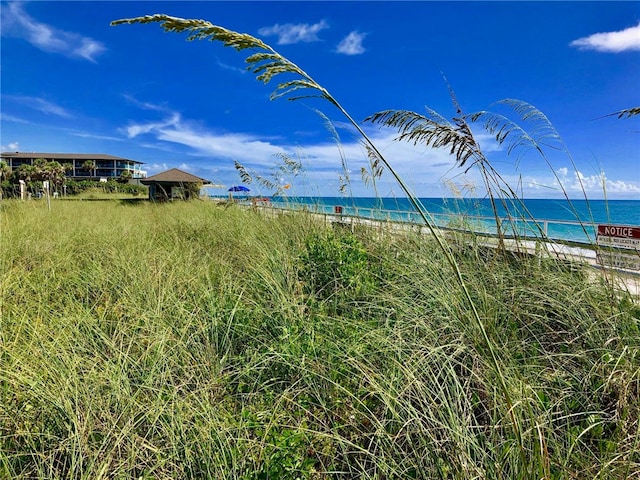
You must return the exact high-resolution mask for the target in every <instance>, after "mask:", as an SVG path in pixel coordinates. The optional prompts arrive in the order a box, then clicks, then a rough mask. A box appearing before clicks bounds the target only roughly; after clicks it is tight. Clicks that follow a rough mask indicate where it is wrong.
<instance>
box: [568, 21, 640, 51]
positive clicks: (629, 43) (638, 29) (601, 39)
mask: <svg viewBox="0 0 640 480" xmlns="http://www.w3.org/2000/svg"><path fill="white" fill-rule="evenodd" d="M569 45H570V46H572V47H577V48H579V49H581V50H596V51H598V52H612V53H619V52H624V51H626V50H640V23H638V25H636V26H635V27H629V28H626V29H624V30H620V31H618V32H605V33H594V34H593V35H589V36H588V37H583V38H579V39H577V40H574V41H573V42H571V43H570V44H569Z"/></svg>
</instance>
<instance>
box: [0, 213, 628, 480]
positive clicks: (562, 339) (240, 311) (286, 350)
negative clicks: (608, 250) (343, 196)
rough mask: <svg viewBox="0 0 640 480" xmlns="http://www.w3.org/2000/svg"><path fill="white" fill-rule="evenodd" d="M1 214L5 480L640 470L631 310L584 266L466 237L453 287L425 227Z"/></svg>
mask: <svg viewBox="0 0 640 480" xmlns="http://www.w3.org/2000/svg"><path fill="white" fill-rule="evenodd" d="M0 209H1V210H0V215H1V217H0V220H1V224H0V226H1V230H0V235H1V237H0V241H1V245H2V251H1V254H0V255H1V256H0V272H1V279H0V281H1V282H2V283H1V284H0V315H1V317H0V321H1V325H0V345H1V350H0V478H87V479H96V478H238V479H254V478H256V479H260V478H264V479H266V478H270V479H271V478H292V479H293V478H309V479H321V478H378V479H382V478H458V479H468V478H504V479H514V478H516V479H517V478H521V479H529V478H531V479H533V478H571V479H573V478H576V479H580V478H585V479H590V480H591V479H596V478H597V479H620V478H634V477H637V476H638V475H640V454H639V453H638V452H639V451H640V437H639V435H640V433H639V431H638V428H639V426H638V415H639V410H640V307H639V306H638V304H637V303H635V302H634V300H633V299H632V298H630V297H629V296H628V294H625V293H624V292H616V291H614V290H612V289H611V287H610V286H608V284H607V283H605V282H599V281H593V280H589V279H590V278H592V276H589V275H587V274H586V272H585V271H583V270H582V269H581V268H579V267H577V268H572V269H569V268H566V267H565V266H564V265H562V264H560V263H555V262H552V261H540V260H539V259H533V258H532V259H528V258H523V259H515V258H509V257H507V256H504V255H501V254H498V253H495V254H493V253H492V252H490V251H483V250H481V249H479V248H472V247H464V246H460V247H455V245H456V243H453V242H451V244H450V246H451V248H452V252H453V258H454V260H455V262H456V265H457V266H458V268H459V271H460V275H461V276H462V278H463V282H464V283H463V285H461V284H460V281H459V279H458V277H457V274H456V272H454V271H453V269H452V268H451V265H450V259H448V258H446V257H445V254H444V253H443V252H442V249H441V248H439V247H438V246H437V245H436V243H435V241H434V240H433V239H432V238H431V237H429V236H425V237H419V236H417V235H413V234H411V233H407V234H406V235H404V234H403V235H379V234H378V232H370V231H367V230H366V229H362V230H360V229H358V230H356V231H355V232H350V231H348V230H347V231H345V230H344V229H332V228H330V227H325V226H323V225H321V224H317V223H316V222H314V220H313V218H312V217H310V216H307V215H305V214H296V215H282V216H279V217H276V218H266V217H263V216H261V215H260V213H259V212H254V211H251V210H244V209H241V208H237V207H235V206H226V207H225V206H220V205H215V204H213V203H212V202H197V201H196V202H172V203H167V204H151V203H147V202H142V203H140V204H135V205H126V204H123V203H118V202H115V201H113V202H52V210H51V211H48V210H47V208H46V204H44V203H42V202H17V201H15V202H13V201H4V202H3V203H2V205H1V206H0ZM463 287H464V288H465V289H466V292H463V290H462V289H463ZM469 297H470V298H471V300H472V305H471V304H470V303H469V300H468V298H469ZM472 306H473V307H474V308H475V310H476V312H474V311H473V310H472ZM476 314H477V316H478V317H479V318H480V319H481V324H479V323H478V322H477V320H476V318H477V317H476ZM505 389H506V394H507V395H506V396H505V391H504V390H505ZM507 399H508V401H507Z"/></svg>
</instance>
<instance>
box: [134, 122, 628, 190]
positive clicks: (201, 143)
mask: <svg viewBox="0 0 640 480" xmlns="http://www.w3.org/2000/svg"><path fill="white" fill-rule="evenodd" d="M334 126H335V127H336V128H337V129H338V130H339V131H340V135H341V137H342V142H341V144H340V150H341V151H342V153H343V154H344V156H345V159H346V167H347V169H348V172H349V176H350V178H351V187H352V191H353V194H354V195H356V196H358V195H364V196H367V195H372V194H373V191H372V189H371V187H366V186H365V185H364V183H363V180H362V175H361V169H362V168H363V167H364V168H369V161H368V159H367V155H366V150H365V148H364V147H363V145H362V143H361V142H360V140H359V138H357V137H353V136H351V135H350V134H349V133H345V132H347V131H349V132H350V131H351V130H352V128H350V126H348V125H342V124H340V123H339V122H338V123H336V124H334ZM366 129H367V135H368V136H369V138H371V140H372V141H373V142H374V144H375V145H377V147H378V149H379V150H380V151H381V153H382V154H383V155H384V156H385V158H386V159H387V160H388V162H389V163H390V164H391V166H392V167H393V169H394V170H395V171H396V172H397V173H398V175H399V176H400V177H401V178H402V179H403V180H404V181H405V183H406V184H407V185H408V186H409V188H411V189H412V190H413V191H414V192H415V193H416V194H417V195H418V196H421V197H429V196H435V197H440V196H451V195H452V194H453V195H471V196H482V195H484V187H483V185H484V184H483V181H482V178H481V177H480V173H479V171H478V170H477V169H476V168H470V169H469V170H468V171H467V172H466V173H465V171H464V169H460V168H458V167H457V166H456V163H455V159H454V158H453V156H452V155H451V154H450V153H449V150H448V149H446V148H441V149H432V148H427V147H425V146H420V145H418V146H414V145H412V144H410V143H407V142H397V141H394V138H395V137H396V136H397V133H396V132H394V131H392V130H391V129H386V128H377V127H369V126H367V127H366ZM123 130H124V131H125V133H126V134H127V135H128V136H129V138H131V139H134V138H135V139H139V140H141V142H140V145H141V146H152V147H153V148H163V145H164V146H165V147H166V146H168V145H173V146H177V145H180V146H183V147H187V152H186V155H189V156H191V157H199V159H197V160H194V161H193V162H191V161H189V162H187V163H185V164H183V165H182V166H180V167H178V168H181V169H183V170H187V169H190V171H193V172H194V173H195V174H196V175H201V176H204V177H205V178H206V175H207V174H208V173H210V172H209V169H210V168H212V167H214V166H215V167H216V168H219V169H220V170H219V171H217V172H216V176H219V177H220V179H222V181H223V182H225V181H226V182H234V181H235V182H237V181H238V179H237V172H235V171H234V168H233V161H234V160H237V161H238V162H240V163H241V164H243V165H245V166H246V167H247V168H249V169H251V170H252V171H254V172H256V173H258V174H260V175H269V174H270V173H271V172H272V171H273V170H274V168H275V167H276V166H277V165H278V162H279V160H278V158H276V154H282V153H285V154H287V155H289V156H292V157H293V158H299V159H300V160H301V161H302V163H303V165H304V168H305V171H306V174H305V182H306V183H305V185H306V187H305V188H310V187H311V186H312V185H313V186H315V187H314V188H317V189H319V191H320V192H319V193H320V194H322V195H337V194H338V187H339V181H338V176H339V175H343V173H344V172H343V171H342V164H341V157H340V152H339V149H338V146H337V145H336V144H335V142H333V141H331V140H327V141H326V142H321V143H307V144H299V145H291V144H284V143H278V141H277V140H274V139H273V138H264V137H259V136H257V135H254V134H251V133H238V132H234V133H226V132H217V131H215V130H212V129H209V128H206V127H203V126H202V125H200V124H196V123H194V122H191V121H188V120H185V119H183V118H182V116H181V115H180V114H179V113H177V112H172V113H171V114H169V115H167V116H166V117H165V119H163V120H160V121H149V122H138V123H131V124H129V125H128V126H127V127H126V128H125V129H123ZM476 138H477V139H478V141H479V142H480V143H481V144H482V148H483V150H484V151H485V152H488V151H494V150H499V149H500V148H501V147H500V146H499V145H497V143H496V142H495V139H493V138H492V136H490V135H488V134H479V135H477V137H476ZM173 153H174V154H176V153H178V152H177V151H174V152H173ZM181 162H182V161H181ZM503 167H504V168H503V170H505V171H504V172H501V173H502V177H503V178H504V179H505V180H506V181H507V182H508V183H509V185H511V187H512V188H514V190H516V191H518V193H520V194H521V195H522V196H523V197H525V198H535V197H543V198H554V197H562V196H563V193H562V189H564V190H566V192H567V193H568V194H569V196H570V197H572V198H579V197H581V196H582V195H583V187H584V191H585V192H586V193H587V195H588V196H589V198H598V197H602V196H603V195H604V189H603V182H604V185H605V187H606V193H607V195H608V196H609V198H630V197H631V198H637V197H638V195H639V194H640V182H633V181H628V180H617V179H613V180H612V179H608V178H606V176H604V174H602V175H600V174H595V175H585V174H583V173H582V172H574V171H573V170H571V169H570V168H567V167H560V168H558V169H557V170H556V174H557V176H558V178H555V176H554V175H553V173H552V172H548V173H543V174H540V175H524V176H521V175H519V174H518V173H517V172H516V173H510V172H508V171H507V170H510V169H511V168H512V167H513V166H509V165H508V164H505V165H504V166H503ZM164 169H165V170H166V168H164ZM149 170H155V168H153V167H150V168H149ZM158 170H160V169H158ZM580 183H582V186H581V185H580ZM377 186H378V192H379V193H380V194H381V195H383V196H384V195H395V194H398V195H401V189H400V187H399V186H398V183H397V181H396V180H395V179H394V178H393V177H392V175H391V174H390V172H389V171H388V169H385V173H384V174H383V176H382V177H381V178H380V179H379V180H378V182H377ZM289 193H290V194H292V195H293V194H300V192H294V191H293V190H292V191H291V192H289ZM307 193H310V192H309V191H308V190H307ZM317 193H318V192H315V194H317Z"/></svg>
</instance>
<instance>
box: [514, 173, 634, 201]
mask: <svg viewBox="0 0 640 480" xmlns="http://www.w3.org/2000/svg"><path fill="white" fill-rule="evenodd" d="M555 173H556V175H555V176H554V175H553V174H552V173H549V174H547V175H543V176H536V177H534V176H525V177H524V178H522V179H521V180H522V184H523V185H524V186H525V196H544V197H549V196H562V195H564V194H563V190H564V191H565V192H566V193H567V195H569V197H571V198H579V197H582V196H583V195H585V194H586V195H587V197H588V198H603V197H605V194H606V196H607V197H609V198H630V197H631V198H637V197H638V195H640V182H634V181H628V180H611V179H609V178H607V175H606V173H605V172H600V173H597V174H593V175H585V174H584V173H583V172H581V171H579V170H573V169H570V168H567V167H560V168H558V169H556V170H555ZM505 178H506V179H507V180H509V181H511V182H512V184H515V182H516V181H517V180H516V179H515V177H510V176H507V177H505Z"/></svg>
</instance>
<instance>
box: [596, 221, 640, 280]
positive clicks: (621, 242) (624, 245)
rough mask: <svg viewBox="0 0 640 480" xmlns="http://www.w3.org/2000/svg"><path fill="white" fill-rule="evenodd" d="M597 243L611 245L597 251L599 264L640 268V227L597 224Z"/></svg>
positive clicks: (605, 245)
mask: <svg viewBox="0 0 640 480" xmlns="http://www.w3.org/2000/svg"><path fill="white" fill-rule="evenodd" d="M597 244H598V245H601V246H603V247H612V250H607V251H603V252H599V253H598V263H600V264H601V265H608V266H611V267H617V268H627V269H631V270H640V227H630V226H626V225H598V237H597ZM613 249H615V250H613Z"/></svg>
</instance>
